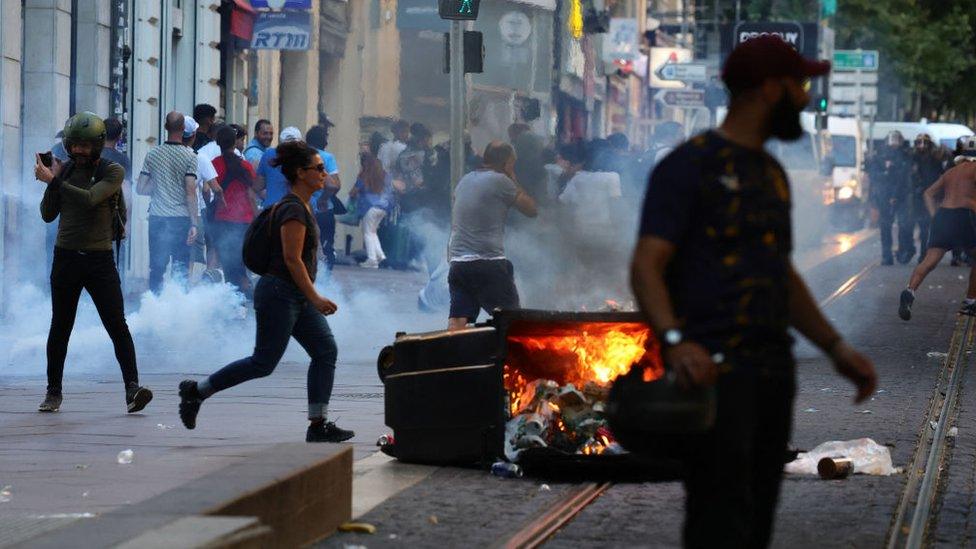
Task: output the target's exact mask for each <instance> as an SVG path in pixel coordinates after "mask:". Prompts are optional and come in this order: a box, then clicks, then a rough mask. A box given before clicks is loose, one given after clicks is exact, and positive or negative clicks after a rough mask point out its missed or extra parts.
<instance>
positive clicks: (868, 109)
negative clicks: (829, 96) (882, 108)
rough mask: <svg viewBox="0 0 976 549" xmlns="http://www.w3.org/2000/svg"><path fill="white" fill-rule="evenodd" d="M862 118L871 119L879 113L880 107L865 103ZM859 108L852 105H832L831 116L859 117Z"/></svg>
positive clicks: (862, 106) (862, 108) (862, 107)
mask: <svg viewBox="0 0 976 549" xmlns="http://www.w3.org/2000/svg"><path fill="white" fill-rule="evenodd" d="M860 108H861V116H865V117H871V116H875V115H876V114H877V113H878V106H877V105H876V104H874V103H865V104H864V105H861V107H860ZM857 113H858V106H857V105H856V104H852V103H843V104H837V103H831V104H830V114H833V115H835V116H857Z"/></svg>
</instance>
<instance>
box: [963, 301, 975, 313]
mask: <svg viewBox="0 0 976 549" xmlns="http://www.w3.org/2000/svg"><path fill="white" fill-rule="evenodd" d="M959 314H961V315H966V316H976V303H966V302H965V301H963V302H962V307H960V308H959Z"/></svg>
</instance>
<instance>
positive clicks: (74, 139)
mask: <svg viewBox="0 0 976 549" xmlns="http://www.w3.org/2000/svg"><path fill="white" fill-rule="evenodd" d="M63 141H64V150H65V151H66V152H67V153H68V156H71V146H72V145H74V144H77V143H82V142H88V143H91V144H92V159H93V160H97V159H98V158H99V157H100V156H101V154H102V147H104V146H105V121H104V120H102V119H101V118H99V116H98V115H97V114H95V113H92V112H88V111H85V112H80V113H78V114H76V115H74V116H72V117H71V118H69V119H68V121H67V122H65V124H64V140H63Z"/></svg>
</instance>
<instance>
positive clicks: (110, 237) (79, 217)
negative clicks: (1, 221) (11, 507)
mask: <svg viewBox="0 0 976 549" xmlns="http://www.w3.org/2000/svg"><path fill="white" fill-rule="evenodd" d="M64 143H65V149H66V150H67V151H68V155H69V157H70V160H69V161H68V162H66V163H64V164H61V163H60V162H58V161H56V160H55V161H54V162H53V165H52V166H51V167H48V166H45V165H44V163H43V162H42V159H41V157H40V155H38V157H37V164H36V165H35V166H34V175H35V177H36V178H37V179H38V181H42V182H44V183H46V184H47V189H45V191H44V198H43V199H42V200H41V217H42V218H43V219H44V221H45V222H47V223H51V222H53V221H54V220H55V219H57V218H58V217H59V216H60V218H61V222H60V224H59V226H58V237H57V242H56V243H55V247H54V264H53V266H52V267H51V307H52V310H53V313H52V319H51V331H50V332H49V334H48V339H47V378H48V381H47V395H46V397H45V398H44V402H42V403H41V405H40V408H39V411H41V412H57V411H58V409H60V407H61V398H62V397H61V381H62V378H63V376H64V360H65V356H66V355H67V352H68V339H69V338H70V336H71V329H72V327H73V326H74V323H75V314H76V313H77V310H78V299H79V298H80V297H81V290H82V289H85V290H87V291H88V294H89V295H90V296H91V298H92V301H93V302H94V303H95V308H96V309H97V310H98V316H99V317H100V318H101V319H102V324H103V325H104V326H105V330H106V331H107V332H108V335H109V337H111V339H112V344H113V345H114V346H115V357H116V358H117V359H118V361H119V366H121V368H122V380H123V381H124V383H125V400H126V404H127V409H128V412H129V413H133V412H138V411H140V410H142V409H143V408H145V407H146V405H147V404H148V403H149V401H150V400H152V392H151V391H150V390H149V389H147V388H145V387H140V386H139V372H138V370H137V368H136V351H135V346H134V345H133V343H132V335H131V334H130V333H129V326H128V325H127V324H126V321H125V308H124V303H123V299H122V284H121V282H120V280H119V273H118V270H117V269H116V267H115V261H114V258H113V255H112V242H113V241H114V240H116V239H117V238H118V237H120V235H118V234H117V230H118V227H119V226H120V223H121V224H124V216H125V214H124V211H125V201H124V200H123V199H122V193H121V190H122V181H123V179H125V169H124V168H123V167H122V166H120V165H119V164H116V163H114V162H111V161H108V160H102V159H100V156H101V152H102V147H103V146H104V143H105V123H104V121H102V119H101V118H99V117H98V116H96V115H94V114H92V113H90V112H83V113H79V114H76V115H75V116H73V117H71V118H70V119H69V120H68V122H67V124H65V127H64Z"/></svg>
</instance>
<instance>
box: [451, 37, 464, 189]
mask: <svg viewBox="0 0 976 549" xmlns="http://www.w3.org/2000/svg"><path fill="white" fill-rule="evenodd" d="M463 40H464V29H463V28H462V26H461V21H452V22H451V195H452V198H453V194H454V187H455V186H456V185H457V184H458V181H460V180H461V177H462V176H463V175H464V44H463Z"/></svg>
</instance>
